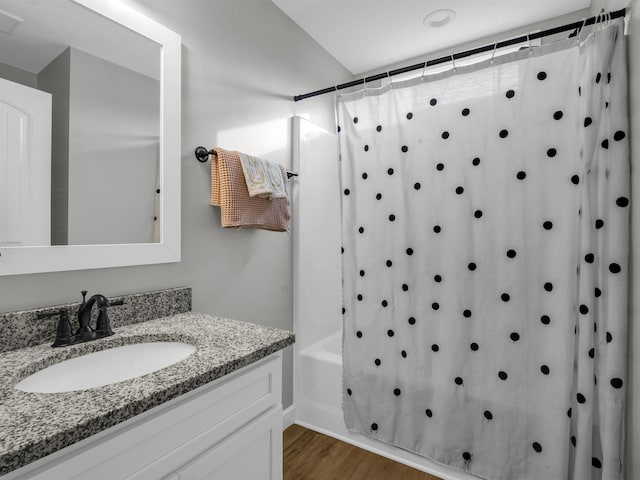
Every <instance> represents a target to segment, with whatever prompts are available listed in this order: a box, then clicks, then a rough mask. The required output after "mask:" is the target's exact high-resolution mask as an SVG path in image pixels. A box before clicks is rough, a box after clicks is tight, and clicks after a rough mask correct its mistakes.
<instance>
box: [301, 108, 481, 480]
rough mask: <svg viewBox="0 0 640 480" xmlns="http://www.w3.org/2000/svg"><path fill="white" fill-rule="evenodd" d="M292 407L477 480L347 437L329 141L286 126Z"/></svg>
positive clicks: (326, 425) (448, 478) (315, 424)
mask: <svg viewBox="0 0 640 480" xmlns="http://www.w3.org/2000/svg"><path fill="white" fill-rule="evenodd" d="M293 146H294V170H295V171H297V172H299V174H300V176H299V177H298V179H297V181H296V182H295V184H294V185H295V186H294V191H293V195H294V208H295V215H294V216H293V218H294V220H293V222H294V224H293V232H294V239H293V241H294V330H295V333H296V343H295V344H294V361H293V365H294V405H295V417H296V420H295V421H296V423H298V424H299V425H302V426H304V427H307V428H310V429H312V430H316V431H318V432H321V433H324V434H327V435H330V436H332V437H335V438H338V439H340V440H343V441H345V442H347V443H350V444H353V445H356V446H358V447H361V448H365V449H367V450H369V451H372V452H374V453H377V454H379V455H382V456H385V457H388V458H391V459H393V460H396V461H398V462H401V463H404V464H406V465H409V466H411V467H414V468H416V469H418V470H422V471H424V472H427V473H430V474H432V475H436V476H438V477H440V478H442V479H443V480H477V477H472V476H470V475H468V474H465V473H462V472H458V471H454V470H452V469H450V468H448V467H444V466H441V465H439V464H437V463H434V462H432V461H430V460H429V459H427V458H424V457H421V456H419V455H416V454H413V453H410V452H408V451H405V450H401V449H399V448H396V447H393V446H391V445H387V444H384V443H381V442H378V441H376V440H373V439H371V438H368V437H365V436H363V435H360V434H355V433H351V432H348V431H347V429H346V426H345V424H344V420H343V416H342V404H341V402H342V393H341V390H342V315H341V309H342V291H341V286H342V274H341V259H340V244H341V239H340V188H339V178H338V161H337V156H338V148H337V139H336V135H335V134H334V133H331V132H327V131H326V130H324V129H322V128H320V127H318V126H316V125H314V124H313V123H311V122H309V121H308V120H305V119H303V118H301V117H294V119H293Z"/></svg>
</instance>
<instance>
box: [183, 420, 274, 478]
mask: <svg viewBox="0 0 640 480" xmlns="http://www.w3.org/2000/svg"><path fill="white" fill-rule="evenodd" d="M178 475H179V478H180V480H229V479H233V480H280V479H282V409H281V408H273V409H272V410H271V411H270V412H269V413H267V414H265V415H263V416H262V417H260V418H259V419H258V420H255V421H253V422H251V423H250V424H248V425H246V426H244V427H243V428H241V429H240V430H238V431H237V432H236V433H234V434H233V435H231V436H229V437H228V438H226V439H225V440H224V441H222V442H220V443H219V444H217V445H215V446H214V447H212V448H210V449H209V450H208V451H206V452H205V453H203V454H202V455H200V456H199V457H197V458H195V459H194V460H192V461H191V462H189V463H188V464H187V465H186V466H185V467H183V468H181V469H180V470H178Z"/></svg>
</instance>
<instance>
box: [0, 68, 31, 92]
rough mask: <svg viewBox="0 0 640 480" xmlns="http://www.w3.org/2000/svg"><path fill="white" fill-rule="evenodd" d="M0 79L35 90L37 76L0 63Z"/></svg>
mask: <svg viewBox="0 0 640 480" xmlns="http://www.w3.org/2000/svg"><path fill="white" fill-rule="evenodd" d="M0 78H4V79H5V80H11V81H12V82H16V83H19V84H21V85H26V86H27V87H31V88H36V84H37V83H38V76H37V75H36V74H35V73H31V72H27V71H26V70H22V69H21V68H16V67H12V66H11V65H7V64H6V63H2V62H0Z"/></svg>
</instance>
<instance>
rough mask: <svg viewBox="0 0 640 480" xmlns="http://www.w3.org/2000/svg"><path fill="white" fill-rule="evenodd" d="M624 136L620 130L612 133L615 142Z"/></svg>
mask: <svg viewBox="0 0 640 480" xmlns="http://www.w3.org/2000/svg"><path fill="white" fill-rule="evenodd" d="M624 137H626V134H625V133H624V132H623V131H622V130H618V131H617V132H616V133H614V134H613V139H614V140H615V141H616V142H619V141H620V140H622V139H624Z"/></svg>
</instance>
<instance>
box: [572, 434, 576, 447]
mask: <svg viewBox="0 0 640 480" xmlns="http://www.w3.org/2000/svg"><path fill="white" fill-rule="evenodd" d="M576 443H577V441H576V436H575V435H571V445H573V446H574V447H575V446H576Z"/></svg>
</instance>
